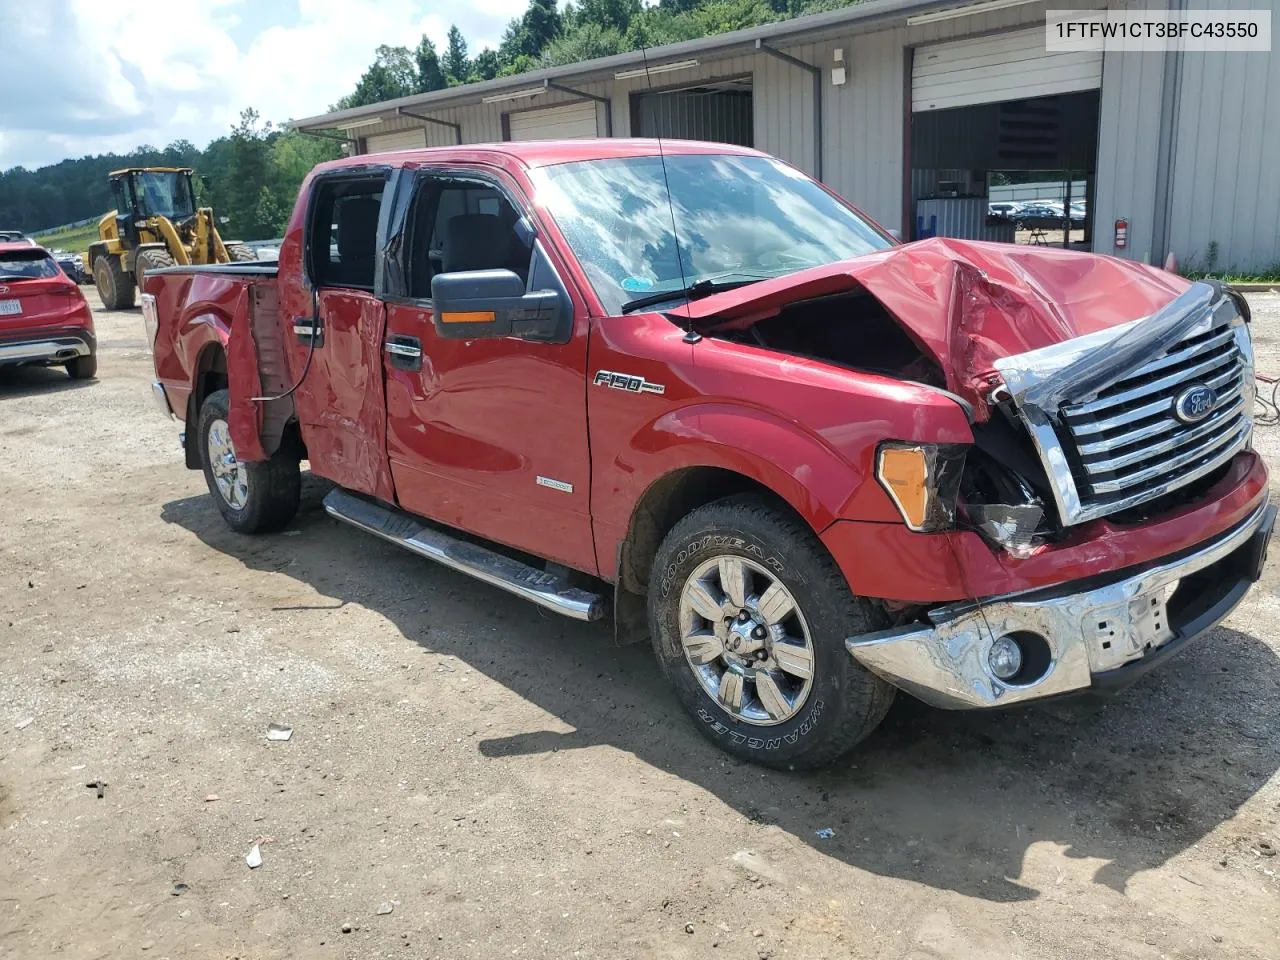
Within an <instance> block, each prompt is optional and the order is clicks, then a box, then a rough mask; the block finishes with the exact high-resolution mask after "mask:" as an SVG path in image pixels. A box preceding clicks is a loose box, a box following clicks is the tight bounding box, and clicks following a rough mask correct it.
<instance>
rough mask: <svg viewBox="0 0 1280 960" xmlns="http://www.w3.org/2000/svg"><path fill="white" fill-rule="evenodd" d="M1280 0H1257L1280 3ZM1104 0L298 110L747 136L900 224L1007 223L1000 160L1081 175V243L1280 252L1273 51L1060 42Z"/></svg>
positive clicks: (699, 45) (1222, 254)
mask: <svg viewBox="0 0 1280 960" xmlns="http://www.w3.org/2000/svg"><path fill="white" fill-rule="evenodd" d="M1179 2H1181V3H1182V4H1183V5H1184V6H1185V0H1173V2H1171V3H1169V4H1163V5H1157V4H1155V3H1146V2H1145V0H1121V2H1115V0H1109V2H1106V3H1105V6H1107V7H1109V8H1113V9H1143V8H1151V9H1156V8H1157V7H1169V6H1173V7H1177V6H1178V4H1179ZM1277 2H1278V0H1253V2H1252V4H1250V5H1252V6H1255V7H1259V8H1262V9H1270V10H1272V12H1273V15H1274V11H1275V8H1276V5H1277ZM1103 5H1104V4H1102V3H1099V2H1097V0H1092V2H1091V0H1051V2H1048V3H1046V2H1044V0H985V2H975V3H970V4H965V5H960V6H957V5H956V4H955V0H951V2H950V3H946V2H943V3H939V2H936V0H934V2H929V0H866V2H863V3H860V4H856V5H854V6H850V7H847V8H843V9H840V10H835V11H831V12H828V13H821V14H815V15H812V16H807V17H800V18H796V19H793V20H788V21H783V22H781V23H774V24H768V25H766V26H763V27H757V28H753V29H749V30H741V31H736V32H734V33H728V34H721V35H719V36H715V37H706V38H703V39H700V40H693V41H688V42H684V43H677V44H671V45H668V46H664V47H657V48H654V49H651V50H649V51H648V52H647V63H648V69H647V71H646V68H645V62H646V61H645V60H644V59H643V58H642V56H641V54H640V53H639V52H634V53H626V54H621V55H618V56H614V57H606V58H602V59H598V60H590V61H585V62H582V63H577V64H573V65H570V66H564V67H554V68H548V69H544V70H538V71H535V72H532V73H525V74H520V75H517V76H511V77H502V78H499V79H496V80H490V81H486V82H483V83H476V84H468V85H465V86H460V87H452V88H450V89H447V90H439V91H435V92H432V93H426V94H420V95H417V96H412V97H405V98H403V99H400V100H393V101H388V102H385V103H380V104H375V105H371V106H367V107H359V108H355V109H351V110H344V111H340V112H337V113H331V114H325V115H323V116H316V117H310V118H308V119H305V120H299V121H296V122H295V123H294V126H295V127H296V128H298V129H299V130H302V131H304V132H309V133H323V132H325V131H328V132H329V133H330V134H333V133H334V132H335V131H339V132H340V134H339V135H342V136H344V138H346V139H348V140H349V141H350V143H351V149H352V150H354V151H356V152H377V151H383V150H398V149H405V148H411V147H422V146H443V145H447V144H455V143H464V144H465V143H482V142H490V141H500V140H519V139H549V138H561V137H590V136H602V137H605V136H616V137H625V136H654V135H660V136H667V137H686V138H694V139H705V140H720V141H725V142H730V143H739V144H745V145H749V146H754V147H756V148H758V149H760V150H764V151H767V152H769V153H772V154H774V155H776V156H778V157H781V158H783V159H784V160H787V161H790V162H791V163H794V164H795V165H797V166H799V167H800V168H802V169H804V170H805V171H807V172H808V173H810V174H812V175H814V176H816V177H818V178H819V179H821V180H822V181H824V182H825V183H827V184H828V185H830V186H831V187H832V188H833V189H835V190H836V191H837V192H839V193H841V194H842V195H843V196H845V197H846V198H848V199H849V200H851V201H852V202H854V203H855V204H857V205H858V206H859V207H861V208H862V209H863V210H865V211H867V212H868V213H869V214H871V215H872V216H873V217H875V218H876V219H877V220H879V221H880V222H881V223H882V224H884V225H885V226H886V227H889V228H890V229H893V230H897V231H899V232H900V233H901V235H903V236H904V237H907V238H914V237H919V236H921V235H929V234H931V233H933V232H937V233H940V234H942V235H951V236H969V237H975V238H987V239H1011V237H1012V234H1011V233H1010V234H1009V235H1007V236H1006V235H1005V234H1004V231H1003V230H1002V229H1001V226H1000V224H999V223H995V224H993V223H992V221H991V219H990V218H989V217H988V216H987V213H988V210H987V202H988V199H989V184H990V182H991V177H990V174H992V173H993V172H997V171H1011V172H1014V173H1017V174H1020V175H1023V176H1025V175H1026V174H1027V172H1028V171H1037V170H1055V171H1060V172H1061V174H1062V180H1063V182H1064V183H1074V184H1076V185H1077V189H1078V184H1080V183H1084V184H1085V190H1084V193H1085V195H1084V196H1082V197H1068V198H1066V200H1067V202H1068V204H1070V203H1071V202H1072V201H1075V202H1076V203H1077V204H1078V209H1080V210H1082V211H1085V213H1084V214H1083V216H1084V217H1085V218H1086V220H1085V222H1084V223H1083V227H1084V229H1083V234H1084V238H1083V242H1082V243H1077V244H1076V245H1083V246H1088V247H1090V248H1091V249H1093V250H1095V251H1097V252H1100V253H1109V254H1115V255H1118V256H1124V257H1130V258H1133V259H1140V260H1146V261H1148V262H1152V263H1163V262H1164V261H1165V258H1166V255H1167V254H1168V253H1169V252H1171V251H1172V252H1173V253H1174V254H1175V256H1176V257H1177V259H1178V261H1179V263H1180V264H1184V265H1185V264H1188V263H1192V264H1204V265H1208V263H1209V262H1210V261H1212V263H1213V265H1214V266H1216V267H1217V268H1218V269H1226V268H1232V269H1235V270H1240V271H1254V270H1264V269H1268V268H1274V267H1275V265H1277V264H1280V57H1278V56H1276V55H1274V54H1272V53H1230V54H1224V53H1181V54H1177V53H1131V52H1130V53H1107V54H1105V55H1104V54H1101V53H1048V52H1046V50H1045V43H1044V22H1045V11H1046V9H1070V8H1079V9H1096V8H1098V7H1100V6H1103ZM1244 5H1246V4H1243V3H1241V2H1240V0H1208V2H1205V3H1197V4H1196V6H1197V7H1209V8H1222V9H1232V8H1238V7H1240V6H1244ZM1117 221H1123V223H1124V226H1125V230H1124V233H1125V237H1124V241H1125V242H1124V245H1123V246H1121V245H1120V244H1118V242H1117V238H1118V236H1119V231H1118V229H1117V226H1118V224H1117ZM1072 237H1074V234H1071V233H1068V234H1067V238H1068V239H1069V238H1072Z"/></svg>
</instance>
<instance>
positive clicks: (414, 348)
mask: <svg viewBox="0 0 1280 960" xmlns="http://www.w3.org/2000/svg"><path fill="white" fill-rule="evenodd" d="M382 348H383V349H384V350H386V351H387V357H388V360H389V362H390V363H391V365H392V366H393V367H395V368H396V369H398V370H421V369H422V342H421V341H420V340H419V339H418V338H417V337H406V336H402V335H400V334H396V335H394V336H392V337H390V338H389V339H388V340H387V341H386V342H385V343H383V345H382Z"/></svg>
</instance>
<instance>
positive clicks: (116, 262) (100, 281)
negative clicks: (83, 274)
mask: <svg viewBox="0 0 1280 960" xmlns="http://www.w3.org/2000/svg"><path fill="white" fill-rule="evenodd" d="M93 282H94V285H95V286H96V287H97V288H98V296H99V297H101V298H102V305H103V306H104V307H106V308H107V309H108V310H128V309H129V308H130V307H132V306H133V290H134V286H133V275H132V274H130V273H126V272H125V270H124V268H123V267H122V266H121V265H120V258H119V257H116V256H113V255H111V254H103V255H102V256H100V257H98V260H97V262H96V263H95V264H94V265H93Z"/></svg>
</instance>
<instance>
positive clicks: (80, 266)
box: [49, 250, 93, 286]
mask: <svg viewBox="0 0 1280 960" xmlns="http://www.w3.org/2000/svg"><path fill="white" fill-rule="evenodd" d="M49 252H50V254H51V255H52V256H53V259H54V260H55V261H57V264H58V266H59V267H61V268H62V272H63V273H65V274H66V275H67V276H68V277H70V278H71V279H72V280H73V281H75V283H76V284H77V285H80V286H83V285H84V284H86V283H90V282H92V280H93V278H92V277H91V276H89V274H88V273H87V272H86V271H85V269H84V257H83V256H82V255H80V254H78V253H68V252H67V251H66V250H50V251H49Z"/></svg>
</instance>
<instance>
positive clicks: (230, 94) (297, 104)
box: [0, 0, 528, 170]
mask: <svg viewBox="0 0 1280 960" xmlns="http://www.w3.org/2000/svg"><path fill="white" fill-rule="evenodd" d="M527 2H528V0H452V2H448V0H166V2H163V3H159V4H148V3H102V2H101V0H37V2H35V3H24V2H18V0H0V64H4V70H3V86H4V89H3V91H0V170H7V169H9V168H10V167H15V166H24V167H27V168H28V169H35V168H36V167H40V166H44V165H46V164H50V163H57V162H58V161H59V160H63V159H66V158H68V157H82V156H86V155H89V154H96V153H107V152H112V151H115V152H124V151H127V150H130V149H132V148H133V147H135V146H138V145H140V144H144V143H146V144H151V145H153V146H157V147H163V146H164V145H165V144H167V143H170V142H172V141H174V140H178V139H186V140H190V141H191V142H192V143H194V144H195V145H196V146H198V147H201V148H203V147H204V146H205V145H206V144H207V143H208V142H209V141H210V140H212V139H214V138H215V137H218V136H221V135H223V134H225V133H228V132H229V131H230V128H231V126H232V124H233V123H235V121H236V120H237V118H238V117H239V114H240V111H241V110H242V109H244V108H245V107H254V108H255V109H256V110H257V111H258V112H259V114H261V115H262V118H263V119H264V120H270V121H273V122H275V123H283V122H285V121H287V120H289V119H299V118H302V117H309V116H315V115H316V114H320V113H324V112H326V111H327V110H328V108H329V106H330V104H332V103H334V102H335V101H336V100H337V99H338V98H339V97H341V96H343V95H344V94H347V93H350V92H351V90H352V88H353V87H354V86H355V84H356V81H357V80H359V78H360V75H361V74H362V73H363V72H364V70H365V68H366V67H368V65H369V64H370V63H372V62H373V57H374V50H375V48H376V47H377V46H378V45H379V44H383V43H385V44H389V45H391V46H407V47H411V48H412V47H413V46H415V45H416V44H417V42H418V39H419V38H420V37H421V36H422V35H423V34H424V33H425V34H426V35H427V36H428V37H430V38H431V39H432V40H433V41H434V42H435V45H436V49H437V50H438V51H443V50H444V46H445V39H446V36H447V34H448V32H449V25H450V24H451V23H456V24H457V25H458V28H459V29H460V30H461V31H462V33H463V36H465V37H466V38H467V42H468V45H469V47H470V52H471V53H473V54H474V53H476V52H478V51H479V50H480V49H482V48H483V47H485V46H491V47H495V48H496V47H497V45H498V42H499V40H500V39H501V37H502V32H503V30H504V29H505V28H506V25H507V22H508V21H509V20H511V19H512V18H513V17H516V16H518V15H519V14H521V13H522V12H523V11H524V8H525V6H526V5H527Z"/></svg>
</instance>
